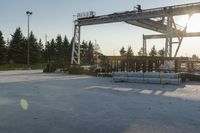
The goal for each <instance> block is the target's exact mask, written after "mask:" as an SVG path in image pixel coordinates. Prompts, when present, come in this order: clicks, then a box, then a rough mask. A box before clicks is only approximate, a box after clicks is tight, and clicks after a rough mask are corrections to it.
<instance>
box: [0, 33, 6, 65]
mask: <svg viewBox="0 0 200 133" xmlns="http://www.w3.org/2000/svg"><path fill="white" fill-rule="evenodd" d="M5 61H6V46H5V41H4V38H3V34H2V32H1V31H0V64H3V63H5Z"/></svg>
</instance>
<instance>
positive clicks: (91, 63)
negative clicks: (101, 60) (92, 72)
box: [88, 41, 94, 65]
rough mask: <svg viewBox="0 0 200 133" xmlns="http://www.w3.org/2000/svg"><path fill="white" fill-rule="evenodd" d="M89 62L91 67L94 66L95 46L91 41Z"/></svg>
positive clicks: (89, 44)
mask: <svg viewBox="0 0 200 133" xmlns="http://www.w3.org/2000/svg"><path fill="white" fill-rule="evenodd" d="M88 62H89V64H90V65H93V64H94V45H93V44H92V42H91V41H89V43H88Z"/></svg>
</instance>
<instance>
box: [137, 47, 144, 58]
mask: <svg viewBox="0 0 200 133" xmlns="http://www.w3.org/2000/svg"><path fill="white" fill-rule="evenodd" d="M143 55H144V53H143V47H142V48H141V49H140V51H138V56H143Z"/></svg>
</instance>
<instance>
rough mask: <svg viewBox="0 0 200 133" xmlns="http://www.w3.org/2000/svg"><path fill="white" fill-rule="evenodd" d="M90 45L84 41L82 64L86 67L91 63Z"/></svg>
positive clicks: (82, 45)
mask: <svg viewBox="0 0 200 133" xmlns="http://www.w3.org/2000/svg"><path fill="white" fill-rule="evenodd" d="M88 49H89V46H88V43H87V42H85V41H83V42H82V44H81V64H83V65H86V64H88V62H89V58H88V57H89V53H88Z"/></svg>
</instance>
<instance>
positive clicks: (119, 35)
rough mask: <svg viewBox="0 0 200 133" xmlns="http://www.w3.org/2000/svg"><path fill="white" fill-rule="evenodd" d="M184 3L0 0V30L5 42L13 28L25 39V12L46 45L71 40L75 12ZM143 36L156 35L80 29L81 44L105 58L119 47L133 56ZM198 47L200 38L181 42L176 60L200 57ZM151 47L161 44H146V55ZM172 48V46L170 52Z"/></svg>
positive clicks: (109, 27)
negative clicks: (60, 38) (93, 45)
mask: <svg viewBox="0 0 200 133" xmlns="http://www.w3.org/2000/svg"><path fill="white" fill-rule="evenodd" d="M193 2H199V1H198V0H190V3H193ZM185 3H188V0H0V30H1V31H2V32H3V35H4V38H5V40H7V38H11V35H10V34H13V33H14V31H15V30H16V28H17V27H21V30H22V32H23V34H24V35H25V36H27V15H26V11H32V12H33V15H32V16H31V17H30V30H32V31H33V33H34V34H35V36H36V37H37V38H38V39H39V38H41V39H42V41H43V42H44V41H45V35H47V40H49V41H50V40H51V39H52V38H56V36H57V35H58V34H60V35H61V36H63V37H64V36H65V35H66V36H67V37H68V39H69V40H71V38H72V35H73V27H74V25H73V20H74V19H75V17H73V16H74V15H76V14H77V13H79V12H86V11H95V12H96V15H97V16H98V15H106V14H111V13H114V12H123V11H130V10H133V8H134V6H135V5H137V4H140V5H142V8H143V9H149V8H157V7H163V6H170V5H178V4H185ZM196 18H200V15H196ZM186 19H187V16H183V17H179V18H177V19H176V21H177V23H179V24H181V25H182V24H183V25H184V23H185V20H186ZM195 20H199V21H198V23H200V19H195ZM198 23H196V25H198ZM191 27H192V26H190V27H188V28H190V29H191V30H194V29H195V30H194V31H196V30H197V31H199V32H200V28H199V27H200V26H199V27H197V28H194V27H193V28H191ZM143 34H145V35H148V34H156V32H153V31H150V30H146V29H143V28H140V27H136V26H132V25H129V24H126V23H124V22H120V23H112V24H102V25H94V26H84V27H81V40H86V41H89V40H91V41H92V42H95V41H96V42H97V44H99V46H100V48H101V51H102V52H103V53H104V54H105V55H119V50H120V48H121V47H122V46H124V47H125V49H127V48H128V46H131V47H132V49H133V51H134V53H135V54H137V52H138V51H139V49H140V48H141V47H142V42H143V40H142V35H143ZM199 43H200V37H195V38H184V39H183V43H182V45H181V48H180V50H179V53H178V56H191V55H192V54H197V55H199V56H200V45H199ZM153 45H155V47H156V48H157V49H161V48H163V47H164V45H165V40H163V39H159V40H148V41H147V51H150V49H151V48H152V46H153ZM176 47H177V45H176V44H175V45H174V47H173V52H175V48H176Z"/></svg>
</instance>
